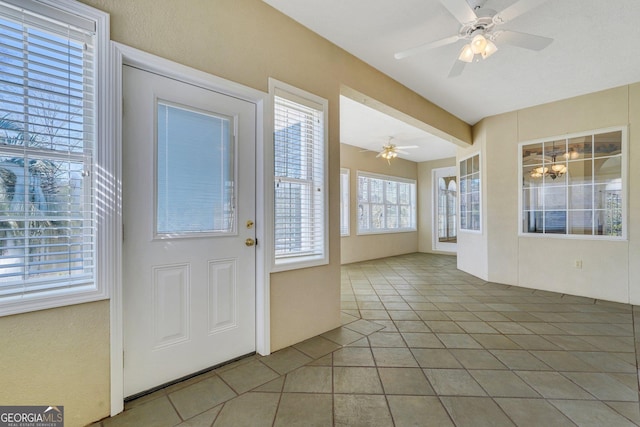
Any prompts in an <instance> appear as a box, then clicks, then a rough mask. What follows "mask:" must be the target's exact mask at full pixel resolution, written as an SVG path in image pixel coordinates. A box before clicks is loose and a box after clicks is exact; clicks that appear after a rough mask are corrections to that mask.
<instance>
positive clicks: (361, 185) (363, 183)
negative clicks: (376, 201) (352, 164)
mask: <svg viewBox="0 0 640 427" xmlns="http://www.w3.org/2000/svg"><path fill="white" fill-rule="evenodd" d="M358 200H362V201H363V202H368V201H369V179H367V178H366V177H364V176H359V177H358Z"/></svg>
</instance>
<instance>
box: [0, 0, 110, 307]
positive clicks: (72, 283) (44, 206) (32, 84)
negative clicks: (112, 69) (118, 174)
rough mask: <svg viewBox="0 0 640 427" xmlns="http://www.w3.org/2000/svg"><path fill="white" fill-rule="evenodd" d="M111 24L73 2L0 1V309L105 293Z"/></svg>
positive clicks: (57, 303)
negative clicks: (108, 73)
mask: <svg viewBox="0 0 640 427" xmlns="http://www.w3.org/2000/svg"><path fill="white" fill-rule="evenodd" d="M108 28H109V16H108V15H107V14H105V13H103V12H101V11H98V10H96V9H93V8H91V7H89V6H86V5H83V4H81V3H78V2H75V1H70V0H59V1H56V2H53V1H50V0H40V1H36V0H19V1H15V0H7V1H0V56H1V57H2V64H1V65H0V94H1V96H0V315H9V314H15V313H21V312H27V311H33V310H39V309H45V308H52V307H59V306H63V305H70V304H76V303H82V302H88V301H95V300H99V299H104V298H106V297H107V296H108V283H109V280H111V279H112V278H113V274H115V273H114V272H113V271H112V270H113V268H110V266H109V265H108V264H109V262H110V260H112V259H113V253H112V252H113V247H112V245H111V242H109V241H108V239H109V237H110V234H111V233H112V232H113V231H114V230H113V229H114V219H115V193H116V190H115V179H114V176H115V174H114V173H113V169H114V168H113V165H114V162H113V161H114V156H113V150H112V148H113V147H112V146H110V145H109V144H108V143H107V142H108V141H109V140H110V139H109V138H107V132H108V129H109V128H110V126H109V124H108V123H107V121H108V120H109V119H110V115H109V113H108V111H107V108H106V107H105V105H106V102H107V101H106V99H107V98H108V96H107V95H106V94H107V93H108V79H107V77H106V70H107V69H108V64H107V58H108V42H109V33H108ZM109 251H111V252H109Z"/></svg>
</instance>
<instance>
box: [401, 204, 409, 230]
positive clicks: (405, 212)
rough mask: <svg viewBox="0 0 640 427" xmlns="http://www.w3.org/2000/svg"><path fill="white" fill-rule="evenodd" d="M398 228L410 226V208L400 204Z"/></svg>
mask: <svg viewBox="0 0 640 427" xmlns="http://www.w3.org/2000/svg"><path fill="white" fill-rule="evenodd" d="M400 228H411V208H409V206H400Z"/></svg>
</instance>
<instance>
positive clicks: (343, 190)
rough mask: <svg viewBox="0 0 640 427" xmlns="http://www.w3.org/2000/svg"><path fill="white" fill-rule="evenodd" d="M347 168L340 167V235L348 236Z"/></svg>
mask: <svg viewBox="0 0 640 427" xmlns="http://www.w3.org/2000/svg"><path fill="white" fill-rule="evenodd" d="M349 203H350V200H349V169H344V168H342V169H340V235H341V236H348V235H349V232H350V230H349V229H350V227H349V217H350V216H349Z"/></svg>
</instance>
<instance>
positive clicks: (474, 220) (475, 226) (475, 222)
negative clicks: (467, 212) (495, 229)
mask: <svg viewBox="0 0 640 427" xmlns="http://www.w3.org/2000/svg"><path fill="white" fill-rule="evenodd" d="M470 223H471V225H470V227H469V228H470V229H471V230H480V212H479V211H473V212H471V219H470Z"/></svg>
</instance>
